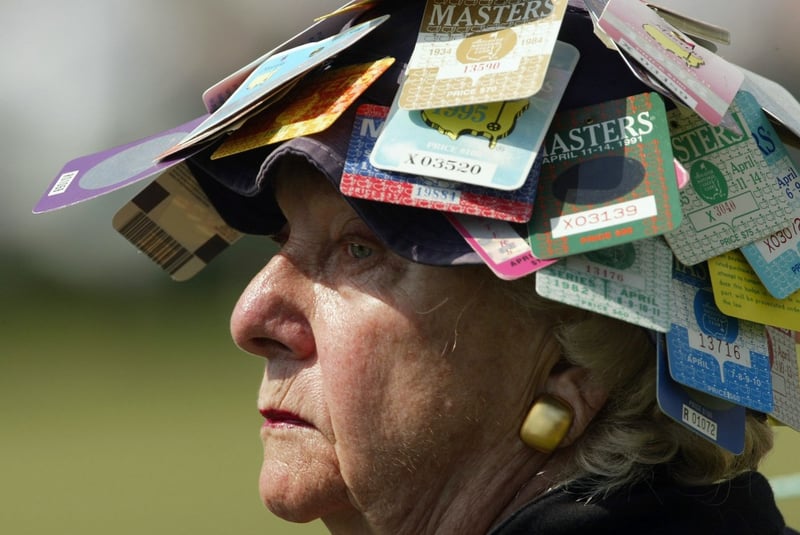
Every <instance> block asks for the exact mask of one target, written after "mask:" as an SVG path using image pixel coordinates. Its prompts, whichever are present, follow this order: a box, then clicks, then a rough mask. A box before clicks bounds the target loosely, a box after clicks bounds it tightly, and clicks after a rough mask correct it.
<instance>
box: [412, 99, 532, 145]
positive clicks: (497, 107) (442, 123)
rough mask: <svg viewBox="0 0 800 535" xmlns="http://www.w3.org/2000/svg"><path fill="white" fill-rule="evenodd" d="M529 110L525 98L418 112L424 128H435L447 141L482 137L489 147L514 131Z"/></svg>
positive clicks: (528, 103) (528, 101)
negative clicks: (425, 125)
mask: <svg viewBox="0 0 800 535" xmlns="http://www.w3.org/2000/svg"><path fill="white" fill-rule="evenodd" d="M529 107H530V100H529V99H527V98H523V99H518V100H509V101H501V102H488V103H485V104H468V105H463V106H454V107H449V108H433V109H429V110H422V111H421V112H420V113H421V117H422V120H423V121H425V124H427V125H428V126H430V127H431V128H435V129H436V130H438V131H439V132H440V133H442V134H444V135H446V136H447V137H449V138H450V139H453V140H455V139H458V137H459V136H461V135H464V134H468V135H473V136H478V137H485V138H487V139H488V140H489V147H491V148H494V147H495V145H497V141H498V140H500V139H502V138H504V137H506V136H508V135H509V134H511V132H513V131H514V127H515V126H516V124H517V119H518V118H519V117H520V116H521V115H522V114H523V113H525V110H527V109H528V108H529Z"/></svg>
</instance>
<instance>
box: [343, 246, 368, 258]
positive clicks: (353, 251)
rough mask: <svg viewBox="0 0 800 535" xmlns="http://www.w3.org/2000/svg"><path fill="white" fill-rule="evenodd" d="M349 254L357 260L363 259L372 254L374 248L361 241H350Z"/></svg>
mask: <svg viewBox="0 0 800 535" xmlns="http://www.w3.org/2000/svg"><path fill="white" fill-rule="evenodd" d="M347 254H349V255H350V256H352V257H353V258H355V259H357V260H363V259H364V258H369V257H370V256H372V248H371V247H367V246H366V245H363V244H360V243H348V244H347Z"/></svg>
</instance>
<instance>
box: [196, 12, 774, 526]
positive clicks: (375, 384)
mask: <svg viewBox="0 0 800 535" xmlns="http://www.w3.org/2000/svg"><path fill="white" fill-rule="evenodd" d="M423 6H424V2H420V1H410V2H389V1H386V2H381V3H378V6H377V8H374V9H373V10H372V11H376V10H377V13H376V14H380V13H382V12H388V13H390V14H391V15H392V19H390V22H389V23H387V24H385V25H384V26H382V27H380V28H379V29H378V30H376V31H375V32H373V33H372V34H370V35H369V36H367V37H366V38H365V39H364V40H363V41H361V42H359V43H358V45H356V46H354V47H353V48H351V49H349V50H347V51H346V52H345V53H343V54H341V55H339V56H338V57H337V58H336V63H338V64H343V65H347V64H353V63H356V62H357V61H364V60H365V59H369V58H380V57H383V56H384V55H392V56H393V57H396V58H398V61H397V65H396V68H395V70H394V71H393V72H389V73H386V74H384V75H383V76H382V77H381V79H380V80H379V81H378V82H377V83H375V84H374V85H373V86H372V87H371V88H370V89H369V90H368V91H367V92H366V93H365V95H364V96H363V97H362V99H361V101H362V102H371V103H378V104H383V105H389V104H390V103H391V102H392V100H393V98H394V96H395V94H396V92H397V82H398V79H399V78H400V76H399V75H400V71H401V70H402V66H403V63H404V62H405V60H407V58H408V56H409V54H410V51H411V48H413V45H414V41H415V38H416V30H417V28H418V26H419V20H420V16H421V13H422V9H423ZM372 11H369V12H368V13H367V16H368V17H371V16H373V15H375V14H373V13H372ZM559 39H560V40H563V41H566V42H569V43H571V44H572V45H574V46H575V47H576V48H578V49H579V50H580V53H581V59H580V61H579V63H578V67H577V70H576V71H575V73H574V75H573V78H572V80H571V82H570V84H569V87H568V88H567V91H566V94H565V95H564V97H563V99H562V101H561V108H562V109H569V108H574V107H578V106H585V105H590V104H595V103H598V102H603V101H606V100H612V99H615V98H619V97H624V96H628V95H633V94H637V93H640V92H642V91H644V90H646V88H645V87H644V86H643V85H642V84H641V83H640V82H639V81H638V80H637V79H636V78H634V77H633V76H632V75H631V74H630V71H629V70H628V68H627V67H626V66H625V64H624V62H623V61H622V59H621V58H620V56H619V54H618V53H617V52H615V51H611V50H609V49H607V48H606V47H604V46H603V45H602V44H601V43H600V41H599V40H597V39H596V38H595V36H594V35H593V32H592V22H591V20H590V18H589V16H588V14H587V13H586V12H585V11H583V10H582V9H580V8H572V7H571V8H569V11H568V12H567V14H566V18H565V20H564V23H563V25H562V27H561V33H560V35H559ZM354 107H355V105H354V106H353V108H354ZM353 117H354V113H353V110H352V109H351V110H350V111H349V112H347V113H345V114H344V115H343V116H342V117H341V118H340V119H338V121H337V122H336V124H334V125H333V126H332V127H330V128H329V129H328V130H326V131H325V132H323V133H322V134H319V135H314V136H306V137H299V138H295V139H292V140H290V141H287V142H285V143H283V144H282V145H279V146H277V147H269V148H268V149H266V152H264V151H263V150H262V151H256V152H254V153H252V154H249V155H245V156H243V157H233V158H224V159H221V160H211V159H209V158H208V157H207V153H200V154H199V155H198V156H196V157H193V158H192V159H191V160H190V162H189V163H190V165H191V166H192V170H193V172H194V174H195V175H196V177H197V179H198V180H199V181H200V183H201V185H202V187H203V189H204V190H205V192H206V193H207V194H208V195H209V197H210V198H211V200H212V202H214V204H215V205H216V207H217V209H218V211H219V212H220V214H221V215H222V216H223V217H224V218H225V219H226V220H227V221H228V222H229V223H230V224H231V225H233V226H234V227H237V228H239V229H240V230H243V231H245V232H252V233H260V234H270V235H272V236H273V237H274V239H275V241H276V242H277V244H278V245H279V251H278V252H277V253H276V254H275V255H274V256H273V257H272V258H271V259H270V260H269V262H268V263H267V264H266V266H265V267H264V268H263V269H262V270H261V272H260V273H258V274H257V275H256V276H255V278H254V279H253V280H252V282H251V283H250V284H249V286H247V288H246V289H245V291H244V293H243V294H242V296H241V298H240V300H239V302H238V303H237V305H236V307H235V310H234V312H233V316H232V319H231V332H232V335H233V338H234V340H235V342H236V344H237V345H238V346H239V347H241V348H242V349H244V350H245V351H247V352H249V353H252V354H254V355H257V356H260V357H263V358H264V360H265V372H264V378H263V382H262V385H261V389H260V392H259V396H258V409H259V411H260V412H261V414H262V415H263V417H264V425H263V427H262V429H261V437H262V439H263V444H264V459H263V466H262V469H261V476H260V493H261V497H262V499H263V501H264V503H265V504H266V506H267V507H268V508H269V509H270V510H271V511H273V512H274V513H275V514H277V515H278V516H280V517H282V518H285V519H288V520H291V521H295V522H307V521H311V520H314V519H322V520H323V521H324V523H325V524H326V525H327V527H328V528H329V529H330V531H331V532H332V533H341V534H357V533H363V534H367V533H372V534H392V535H398V534H413V535H419V534H427V533H438V534H486V533H490V534H493V535H495V534H496V535H500V534H517V533H519V534H521V533H537V534H542V535H554V534H572V533H615V534H618V533H636V534H641V533H663V534H678V533H680V534H685V533H697V534H704V535H705V534H708V533H725V534H734V533H758V534H778V533H783V532H784V529H785V527H784V522H783V519H782V517H781V515H780V513H779V512H778V510H777V508H776V505H775V503H774V500H773V496H772V493H771V491H770V488H769V485H768V483H767V481H766V480H765V479H764V477H763V476H761V475H760V474H758V472H756V470H757V467H758V465H759V462H760V461H761V459H762V458H763V456H764V455H765V454H766V453H767V451H768V450H769V449H770V447H771V441H772V438H771V432H770V430H769V427H768V424H767V421H766V417H765V416H764V415H763V414H760V413H756V412H753V411H748V414H747V422H746V433H745V435H746V436H745V441H744V442H745V444H744V451H743V452H742V453H741V454H740V455H734V454H732V453H729V452H727V451H726V450H724V449H722V448H720V447H718V446H717V445H715V444H713V443H711V442H709V441H707V440H705V439H704V438H703V437H701V436H699V435H698V434H695V433H693V432H692V431H690V430H688V429H687V428H685V427H683V426H681V425H679V424H678V423H676V422H675V421H673V420H672V419H670V418H669V417H667V416H666V415H664V414H663V413H662V411H661V410H660V409H659V406H658V404H657V398H656V365H657V359H656V348H655V340H654V337H653V336H652V334H651V333H650V332H649V331H646V330H645V329H644V328H642V327H640V326H637V325H633V324H630V323H626V322H622V321H619V320H616V319H612V318H610V317H606V316H602V315H598V314H596V313H592V312H588V311H583V310H579V309H577V308H573V307H570V306H567V305H564V304H559V303H556V302H553V301H549V300H546V299H544V298H542V297H539V296H537V294H536V290H535V287H534V283H535V275H531V276H528V277H525V278H521V279H519V280H515V281H512V282H509V281H504V280H500V279H499V278H498V277H496V276H495V275H494V274H493V273H492V272H491V271H490V270H489V269H488V268H487V267H486V266H485V265H483V264H482V262H481V260H480V259H479V257H478V256H477V255H476V254H475V253H474V252H473V251H472V250H471V249H470V247H469V246H468V245H467V244H466V242H465V241H464V240H463V239H462V238H461V236H460V235H459V234H457V233H456V231H455V230H454V229H453V227H452V225H451V224H450V223H449V222H448V220H447V219H446V218H445V217H444V215H442V214H441V213H439V212H436V211H434V210H423V209H418V208H410V207H400V206H394V205H389V204H383V203H379V202H373V201H367V200H359V199H354V198H351V197H346V196H343V195H342V194H341V193H340V191H339V188H338V187H337V186H338V185H339V182H340V180H341V176H342V168H343V161H344V159H345V155H346V154H347V149H348V141H349V133H350V130H351V128H352V124H353ZM265 158H266V160H265ZM254 177H255V179H254Z"/></svg>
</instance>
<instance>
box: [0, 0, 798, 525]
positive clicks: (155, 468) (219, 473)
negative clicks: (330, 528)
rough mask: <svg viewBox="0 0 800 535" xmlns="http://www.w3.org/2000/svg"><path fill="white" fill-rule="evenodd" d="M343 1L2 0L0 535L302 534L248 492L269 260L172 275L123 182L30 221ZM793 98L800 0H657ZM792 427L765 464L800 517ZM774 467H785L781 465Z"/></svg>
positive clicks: (785, 503) (247, 252)
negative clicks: (252, 318)
mask: <svg viewBox="0 0 800 535" xmlns="http://www.w3.org/2000/svg"><path fill="white" fill-rule="evenodd" d="M342 3H344V0H341V1H340V0H295V1H293V2H291V3H286V2H278V1H277V0H260V1H255V0H228V1H226V2H223V3H220V2H213V1H211V0H171V1H168V2H163V1H161V0H138V1H137V2H130V1H125V0H82V1H80V2H77V1H73V2H63V1H61V0H40V1H39V2H35V3H34V2H29V1H28V0H0V72H2V73H3V78H2V79H3V81H4V86H3V91H2V92H0V117H2V118H3V126H4V128H3V129H2V130H0V141H2V143H0V171H2V177H3V179H2V180H0V208H2V209H0V277H2V278H0V281H2V282H0V304H1V305H2V312H0V422H2V424H3V428H2V431H0V533H2V534H6V533H7V534H13V535H18V534H36V535H42V534H50V533H59V534H81V535H91V534H101V533H102V534H106V533H114V534H115V535H125V534H128V533H130V534H134V533H135V534H137V535H138V534H140V533H170V534H182V533H186V534H189V533H191V534H193V535H205V534H208V535H211V534H219V533H236V534H243V535H247V534H256V533H258V534H263V533H274V534H303V533H305V534H313V533H324V532H325V530H324V529H323V527H322V525H321V524H319V523H313V524H310V525H306V526H295V525H291V524H288V523H285V522H282V521H281V520H279V519H276V518H274V517H273V516H272V515H270V514H269V513H268V512H267V511H266V510H265V509H264V508H263V507H262V505H261V503H260V501H259V498H258V492H257V475H258V470H259V466H260V457H261V445H260V440H259V436H258V430H259V427H260V425H261V418H260V416H259V415H258V412H257V411H256V393H257V388H258V384H259V382H260V378H261V370H262V362H261V361H260V359H258V358H256V357H252V356H248V355H244V354H243V353H242V352H240V351H239V350H238V349H236V348H235V347H234V346H233V344H232V343H231V341H230V336H229V333H228V316H229V313H230V310H231V308H232V307H233V305H234V302H235V300H236V298H237V297H238V294H239V292H240V291H241V289H242V288H243V287H244V286H245V284H246V283H247V281H248V280H249V278H250V276H252V274H254V273H255V272H256V271H257V270H258V269H259V267H260V266H261V265H262V264H263V263H264V262H265V260H266V258H267V257H268V256H269V246H268V245H267V244H266V243H265V242H264V241H263V240H259V239H255V238H253V239H246V240H244V241H243V243H240V244H239V245H237V247H235V248H233V249H232V250H230V251H228V252H226V253H225V254H224V255H223V256H222V257H221V258H220V259H219V260H217V261H215V262H214V263H213V264H212V265H211V266H210V267H209V268H208V269H207V270H206V271H205V272H203V273H202V274H200V275H199V276H198V277H197V278H196V279H194V280H192V281H189V282H186V283H180V284H179V283H173V282H171V281H169V279H168V278H167V277H166V276H165V275H163V274H162V273H160V271H159V270H158V269H157V268H156V267H155V266H154V265H153V264H151V262H150V261H149V260H148V259H146V258H144V257H143V256H142V255H139V254H138V253H137V252H136V251H135V250H134V249H133V248H132V247H130V246H129V245H128V244H127V243H126V242H125V241H124V240H123V239H122V238H120V237H118V236H117V235H116V233H115V232H114V231H113V229H112V228H111V224H110V221H111V217H112V215H113V214H114V212H115V211H116V210H117V209H118V208H119V207H120V206H121V205H122V204H123V203H124V202H126V201H127V200H128V199H130V198H131V197H132V196H133V195H134V194H135V191H136V189H137V188H138V187H137V186H133V187H131V188H128V189H126V190H123V191H121V192H117V193H114V194H110V195H108V196H106V197H104V198H103V199H100V200H97V201H91V202H87V203H84V204H81V205H79V206H76V207H72V208H68V209H65V210H59V211H57V212H54V213H49V214H43V215H37V216H33V215H31V209H32V207H33V206H34V205H35V204H36V202H37V200H38V199H39V197H40V196H41V195H42V194H43V192H44V191H45V190H46V188H47V186H48V185H49V183H50V182H51V181H52V180H53V178H54V177H55V176H57V173H58V170H59V169H60V168H61V167H62V165H63V164H64V163H65V162H67V161H68V160H70V159H72V158H75V157H77V156H80V155H84V154H89V153H93V152H97V151H100V150H104V149H107V148H110V147H113V146H116V145H120V144H123V143H127V142H129V141H132V140H135V139H139V138H141V137H143V136H146V135H150V134H153V133H155V132H158V131H161V130H165V129H167V128H171V127H173V126H175V125H177V124H181V123H183V122H185V121H187V120H189V119H191V118H193V117H196V116H198V115H200V114H201V113H202V111H203V110H202V104H201V101H200V94H201V92H202V91H203V90H204V89H205V88H206V87H208V86H209V85H211V84H212V83H214V82H216V81H217V80H218V79H220V78H222V77H223V76H225V75H227V74H228V73H229V72H232V71H233V70H235V69H237V68H238V67H239V66H241V65H243V64H245V63H247V62H248V61H250V60H251V59H253V58H255V57H258V56H259V55H261V54H262V53H263V52H265V51H266V50H269V49H270V48H272V47H273V46H275V45H276V44H278V43H279V42H281V41H282V40H284V39H286V38H288V37H290V36H292V35H293V34H295V33H296V32H298V31H300V30H301V29H303V28H304V27H305V26H307V25H308V23H309V22H310V21H311V19H312V18H313V17H314V16H316V15H319V14H322V13H325V12H326V11H329V10H330V9H333V8H334V7H337V6H339V5H340V4H342ZM659 3H660V4H662V5H668V6H673V7H675V8H678V9H679V10H681V11H684V12H686V13H692V14H695V15H696V16H697V17H699V18H701V19H703V20H708V21H711V22H715V23H717V24H720V25H722V26H725V27H727V28H729V29H731V31H732V34H733V37H734V43H733V45H731V47H728V48H725V49H723V50H721V52H722V53H723V54H725V55H726V57H729V58H731V59H734V60H735V61H736V62H737V63H739V64H741V65H742V66H746V67H748V68H750V69H752V70H756V71H758V72H760V73H761V74H763V75H765V76H768V77H770V78H772V79H774V80H776V81H778V82H780V83H782V84H783V85H785V86H786V87H787V88H789V89H790V91H792V92H793V94H795V95H797V94H800V64H799V63H798V62H797V61H796V58H795V55H796V51H797V50H800V33H799V32H796V31H795V28H794V25H795V24H796V20H797V15H798V14H800V13H799V11H800V3H798V2H797V1H796V0H774V2H772V3H770V6H771V9H759V10H757V12H754V10H753V9H752V3H751V2H749V1H746V0H731V1H725V0H708V1H707V2H703V3H698V2H695V1H693V0H664V1H662V2H659ZM798 451H800V434H798V433H795V432H792V431H787V430H783V429H782V430H779V435H778V446H777V448H776V451H775V452H774V453H773V454H772V455H771V456H770V457H769V458H768V459H767V462H766V463H765V465H764V471H765V472H766V473H767V474H768V475H770V476H771V477H772V478H773V480H774V481H776V483H777V485H776V489H778V490H779V491H780V492H781V495H782V496H786V498H785V499H782V500H780V505H781V507H782V508H783V510H784V512H785V513H786V515H787V518H788V519H789V520H790V523H791V524H792V525H793V526H795V527H798V528H800V498H798V496H800V488H798V487H800V480H798V479H797V478H795V477H794V476H795V474H800V456H798V455H797V452H798ZM781 477H785V479H781Z"/></svg>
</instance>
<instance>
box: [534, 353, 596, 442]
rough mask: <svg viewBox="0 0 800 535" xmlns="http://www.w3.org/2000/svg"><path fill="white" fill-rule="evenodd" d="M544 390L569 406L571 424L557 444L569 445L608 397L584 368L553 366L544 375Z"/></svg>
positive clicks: (583, 429)
mask: <svg viewBox="0 0 800 535" xmlns="http://www.w3.org/2000/svg"><path fill="white" fill-rule="evenodd" d="M544 390H545V392H546V393H548V394H551V395H553V396H555V397H557V398H559V399H560V400H562V401H563V402H565V403H566V404H567V405H569V406H570V407H572V412H573V417H572V425H571V426H570V428H569V431H567V434H566V435H565V436H564V438H563V440H561V443H560V444H559V447H562V448H563V447H565V446H570V445H572V444H573V443H574V442H575V441H576V440H577V439H578V438H579V437H580V436H581V435H583V433H584V431H586V428H587V427H588V426H589V424H590V423H591V421H592V420H593V419H594V417H595V416H596V415H597V413H598V412H599V411H600V409H602V408H603V406H604V405H605V403H606V399H608V392H607V391H606V389H605V388H603V387H602V386H600V385H598V384H597V383H596V382H594V381H593V380H592V378H591V376H590V374H589V371H588V370H587V369H586V368H581V367H578V366H569V367H566V368H559V367H556V368H555V369H554V370H553V371H552V372H551V373H550V376H549V377H548V378H547V381H546V382H545V387H544Z"/></svg>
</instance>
